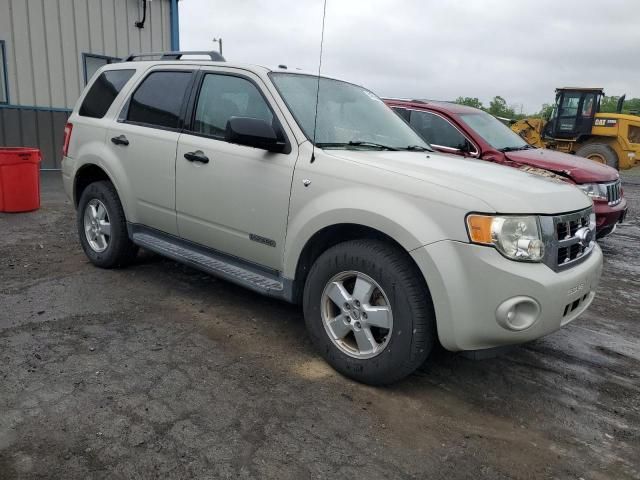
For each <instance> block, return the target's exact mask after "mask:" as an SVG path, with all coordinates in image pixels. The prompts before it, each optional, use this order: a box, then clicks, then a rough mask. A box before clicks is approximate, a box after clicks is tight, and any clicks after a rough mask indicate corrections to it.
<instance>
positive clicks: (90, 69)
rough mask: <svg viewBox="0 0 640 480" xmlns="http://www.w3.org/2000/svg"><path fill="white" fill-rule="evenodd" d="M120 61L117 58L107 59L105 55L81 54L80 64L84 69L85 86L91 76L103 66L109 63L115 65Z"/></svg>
mask: <svg viewBox="0 0 640 480" xmlns="http://www.w3.org/2000/svg"><path fill="white" fill-rule="evenodd" d="M120 60H122V59H121V58H118V57H107V56H106V55H95V54H93V53H83V54H82V63H83V69H84V83H85V85H86V84H87V83H88V82H89V80H90V79H91V77H93V74H94V73H96V72H97V71H98V70H99V69H100V68H102V67H104V66H105V65H109V64H110V63H116V62H119V61H120Z"/></svg>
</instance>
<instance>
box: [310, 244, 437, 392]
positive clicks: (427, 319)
mask: <svg viewBox="0 0 640 480" xmlns="http://www.w3.org/2000/svg"><path fill="white" fill-rule="evenodd" d="M303 306H304V314H305V321H306V324H307V328H308V330H309V334H310V336H311V340H312V342H313V343H314V345H315V346H316V347H317V349H318V350H319V352H320V353H321V355H322V356H323V357H324V358H325V360H326V361H327V362H328V363H329V364H330V365H331V366H332V367H333V368H335V369H336V370H337V371H338V372H340V373H342V374H343V375H345V376H348V377H350V378H353V379H354V380H357V381H360V382H363V383H367V384H371V385H383V384H389V383H393V382H396V381H398V380H400V379H401V378H403V377H405V376H407V375H409V374H410V373H412V372H413V371H414V370H415V369H417V368H418V367H419V366H420V365H421V364H422V363H423V362H424V361H425V360H426V358H427V356H428V355H429V353H430V351H431V349H432V347H433V345H434V344H435V338H436V329H435V315H434V312H433V305H432V303H431V297H430V295H429V291H428V289H427V286H426V284H425V282H424V280H423V278H422V276H421V274H420V272H419V270H418V269H417V267H416V266H415V264H414V263H413V262H412V261H411V258H410V257H409V256H408V255H407V254H406V252H403V251H401V250H400V249H398V248H397V247H395V246H392V245H389V244H388V243H385V242H382V241H378V240H354V241H349V242H345V243H341V244H338V245H336V246H334V247H332V248H330V249H329V250H327V251H326V252H324V253H323V254H322V255H320V257H319V258H318V259H317V260H316V262H315V263H314V265H313V267H312V268H311V271H310V272H309V276H308V277H307V281H306V284H305V289H304V296H303Z"/></svg>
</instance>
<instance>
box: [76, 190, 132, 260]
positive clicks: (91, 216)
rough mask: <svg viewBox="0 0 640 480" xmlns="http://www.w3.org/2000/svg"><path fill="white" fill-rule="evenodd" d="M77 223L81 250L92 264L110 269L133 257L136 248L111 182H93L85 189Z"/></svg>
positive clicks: (79, 203) (79, 204)
mask: <svg viewBox="0 0 640 480" xmlns="http://www.w3.org/2000/svg"><path fill="white" fill-rule="evenodd" d="M77 226H78V235H79V237H80V243H81V245H82V249H83V250H84V252H85V254H86V255H87V257H88V258H89V260H90V261H91V263H93V264H94V265H96V266H98V267H102V268H113V267H118V266H124V265H126V264H128V263H130V262H131V261H132V260H133V259H134V258H135V256H136V253H137V251H138V247H137V246H136V245H134V244H133V243H132V242H131V240H130V239H129V235H128V233H127V221H126V219H125V216H124V210H123V209H122V205H121V204H120V199H119V198H118V193H117V192H116V189H115V188H114V186H113V185H112V184H111V182H108V181H100V182H94V183H92V184H90V185H89V186H87V188H85V189H84V191H83V192H82V195H81V197H80V201H79V202H78V215H77Z"/></svg>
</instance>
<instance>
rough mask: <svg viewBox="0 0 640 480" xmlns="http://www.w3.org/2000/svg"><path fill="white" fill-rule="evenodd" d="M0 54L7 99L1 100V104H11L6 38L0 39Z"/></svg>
mask: <svg viewBox="0 0 640 480" xmlns="http://www.w3.org/2000/svg"><path fill="white" fill-rule="evenodd" d="M0 54H1V55H2V68H3V70H2V71H3V72H4V75H3V76H4V93H5V98H6V100H4V101H2V102H0V105H8V104H9V74H8V73H7V69H8V68H9V67H8V66H7V51H6V50H5V48H4V40H0Z"/></svg>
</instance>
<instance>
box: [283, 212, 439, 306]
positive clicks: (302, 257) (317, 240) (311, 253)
mask: <svg viewBox="0 0 640 480" xmlns="http://www.w3.org/2000/svg"><path fill="white" fill-rule="evenodd" d="M358 239H372V240H381V241H383V242H385V243H388V244H389V245H391V246H393V247H395V248H397V249H398V250H399V251H401V252H403V253H404V254H405V255H406V256H407V258H408V259H409V260H410V261H411V263H412V264H413V265H414V266H415V269H416V272H417V273H418V274H419V275H420V277H421V278H422V280H423V282H424V285H425V288H427V289H428V285H427V282H426V279H425V278H424V277H423V276H422V274H421V270H420V268H419V267H418V265H417V264H416V262H415V260H414V259H413V257H412V256H411V255H410V253H409V250H408V249H407V248H406V247H405V246H403V245H402V244H401V243H400V242H398V241H397V240H395V239H394V238H393V237H392V236H391V235H389V234H388V233H385V232H384V231H382V230H379V229H377V228H374V227H371V226H368V225H363V224H359V223H337V224H332V225H327V226H324V227H322V228H320V229H319V230H317V231H316V232H315V233H314V234H313V235H311V237H309V238H308V239H307V241H306V242H305V243H304V246H303V247H302V249H301V250H300V253H299V254H298V255H297V257H296V258H297V260H296V261H295V267H294V269H293V293H292V300H293V302H294V303H301V301H302V292H303V290H304V284H305V282H306V279H307V276H308V274H309V270H310V269H311V266H312V265H313V264H314V262H315V261H316V259H317V258H318V257H319V256H320V255H322V253H324V252H325V251H327V250H328V249H329V248H331V247H333V246H334V245H337V244H339V243H343V242H346V241H349V240H358ZM292 263H293V262H292Z"/></svg>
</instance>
